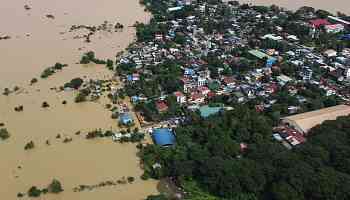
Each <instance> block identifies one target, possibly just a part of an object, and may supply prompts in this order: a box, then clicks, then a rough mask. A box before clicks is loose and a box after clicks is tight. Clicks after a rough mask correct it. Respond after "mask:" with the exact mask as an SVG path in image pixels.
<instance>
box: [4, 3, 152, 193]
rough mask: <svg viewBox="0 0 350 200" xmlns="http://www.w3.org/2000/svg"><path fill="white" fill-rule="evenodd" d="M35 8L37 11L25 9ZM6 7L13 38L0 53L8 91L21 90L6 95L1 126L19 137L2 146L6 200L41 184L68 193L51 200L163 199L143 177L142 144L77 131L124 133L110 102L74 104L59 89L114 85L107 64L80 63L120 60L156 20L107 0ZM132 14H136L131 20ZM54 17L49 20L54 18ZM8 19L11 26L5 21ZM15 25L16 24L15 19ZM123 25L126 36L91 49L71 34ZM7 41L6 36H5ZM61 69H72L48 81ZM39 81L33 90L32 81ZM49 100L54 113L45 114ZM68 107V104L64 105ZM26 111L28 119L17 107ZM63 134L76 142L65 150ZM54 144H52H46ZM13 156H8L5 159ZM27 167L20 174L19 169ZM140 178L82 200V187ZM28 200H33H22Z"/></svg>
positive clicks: (99, 41) (106, 37)
mask: <svg viewBox="0 0 350 200" xmlns="http://www.w3.org/2000/svg"><path fill="white" fill-rule="evenodd" d="M26 4H28V5H29V6H30V8H31V9H28V10H27V9H25V8H24V5H26ZM3 5H4V6H2V7H1V8H0V22H1V24H2V32H3V31H4V34H6V35H9V36H11V39H8V40H2V41H1V44H0V53H1V55H2V66H1V67H0V90H1V91H3V89H4V88H6V87H7V88H10V89H12V88H14V87H15V86H18V87H19V88H20V90H18V92H15V93H12V94H10V95H9V96H4V95H1V96H0V123H4V124H5V125H6V128H7V129H8V130H9V132H10V133H11V138H9V139H8V140H6V141H5V142H1V143H0V152H1V157H2V163H3V164H2V165H1V166H0V177H2V178H1V180H0V184H1V185H4V186H5V187H2V188H0V194H1V195H2V198H4V199H9V200H11V199H16V198H17V197H16V195H17V193H18V192H27V190H28V189H29V188H30V187H31V186H33V185H35V186H38V187H45V186H46V185H45V184H47V183H49V182H50V181H51V180H52V179H53V178H56V179H58V180H60V182H61V183H62V185H63V187H64V189H65V191H64V192H62V193H61V194H59V195H47V196H45V199H49V200H50V199H65V200H73V199H87V200H89V199H91V200H93V199H97V198H101V196H102V197H103V199H106V200H109V199H115V198H118V199H126V200H128V199H130V200H134V199H144V198H145V197H147V196H148V195H149V194H156V193H158V192H157V188H156V186H157V184H158V182H156V181H141V179H140V178H139V177H140V175H141V174H142V170H141V169H140V167H139V159H138V158H137V156H136V153H137V149H136V147H135V145H134V144H122V145H121V144H116V143H113V142H112V141H111V140H110V139H107V140H100V139H97V140H94V141H88V140H86V139H85V138H84V135H80V136H79V135H75V133H76V132H77V131H81V132H82V133H83V132H86V131H89V130H94V129H98V128H101V129H104V130H110V129H112V130H118V123H117V121H116V120H113V119H111V113H110V111H108V110H107V109H105V107H104V106H105V104H106V102H107V97H102V98H101V99H100V100H99V101H97V102H85V103H81V104H76V103H74V97H75V95H76V92H74V91H71V92H57V91H55V90H52V89H51V88H55V87H56V88H57V87H59V86H62V85H63V84H64V83H66V82H68V81H70V80H71V79H73V78H77V77H81V78H83V79H84V80H89V79H110V78H111V77H112V75H113V73H112V72H111V71H109V70H108V69H107V68H106V67H105V66H104V65H90V64H89V65H80V64H76V63H77V62H78V61H79V60H80V57H81V55H82V54H83V53H84V52H87V51H90V50H91V51H94V52H95V53H96V55H97V57H98V58H102V59H107V58H111V59H114V56H115V54H116V53H117V52H119V51H121V50H123V49H125V48H126V47H127V46H128V44H129V43H131V42H132V41H133V40H134V38H135V30H134V28H130V27H129V26H130V25H132V24H134V23H135V22H136V21H140V22H147V21H148V20H149V18H150V16H149V14H147V13H145V12H144V11H143V8H142V7H141V6H140V5H139V4H138V1H137V0H132V1H122V0H113V1H112V0H104V1H103V2H101V1H93V2H91V1H90V2H85V1H82V0H78V1H75V2H70V1H68V0H63V1H56V0H55V1H49V2H48V1H44V0H39V1H35V2H27V1H8V2H6V3H4V4H3ZM130 13H133V14H132V15H130ZM49 14H50V15H52V16H54V17H51V18H48V17H47V15H49ZM5 19H7V20H5ZM9 19H11V20H9ZM104 21H108V22H111V23H112V22H120V23H121V24H123V25H124V29H123V30H122V31H119V32H113V33H109V32H100V33H97V34H95V35H94V36H93V38H92V41H91V42H90V43H86V42H84V40H81V39H75V34H73V33H71V32H69V28H70V27H71V26H72V25H76V24H82V25H91V26H93V25H99V24H102V23H104ZM1 34H2V33H1ZM56 62H61V63H65V64H68V66H67V67H65V68H64V69H63V70H61V71H59V72H57V73H55V74H54V75H52V76H50V77H49V78H47V79H41V78H40V74H41V72H42V71H43V70H44V69H45V68H47V67H48V66H52V65H53V64H54V63H56ZM32 78H37V79H38V82H37V83H35V84H33V85H30V80H31V79H32ZM44 101H46V102H48V103H49V104H50V107H49V108H42V103H43V102H44ZM63 101H66V102H67V104H62V102H63ZM19 105H23V108H24V109H23V112H15V111H14V107H16V106H19ZM57 134H61V135H62V136H64V137H65V136H67V137H70V138H72V139H73V141H72V142H70V143H63V142H62V141H63V139H64V137H63V138H62V139H60V140H59V139H56V135H57ZM31 140H33V141H34V142H35V148H34V149H33V150H29V151H25V150H24V145H25V144H26V143H27V142H29V141H31ZM46 140H49V141H50V143H51V145H50V146H47V145H46V144H45V142H46ZM5 152H6V153H5ZM19 166H20V168H18V167H19ZM123 176H125V177H128V176H131V177H135V178H136V180H135V182H134V183H132V184H128V185H123V186H117V187H115V188H114V187H113V188H99V189H96V190H94V191H88V192H79V193H75V192H74V191H73V188H74V187H76V186H78V185H80V184H86V185H90V184H96V183H100V182H102V181H106V180H109V179H118V178H121V177H123ZM22 199H26V197H24V198H22Z"/></svg>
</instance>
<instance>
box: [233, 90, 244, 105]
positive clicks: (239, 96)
mask: <svg viewBox="0 0 350 200" xmlns="http://www.w3.org/2000/svg"><path fill="white" fill-rule="evenodd" d="M233 96H234V98H235V99H236V101H237V102H238V103H243V102H244V101H245V98H244V95H243V94H242V92H234V93H233Z"/></svg>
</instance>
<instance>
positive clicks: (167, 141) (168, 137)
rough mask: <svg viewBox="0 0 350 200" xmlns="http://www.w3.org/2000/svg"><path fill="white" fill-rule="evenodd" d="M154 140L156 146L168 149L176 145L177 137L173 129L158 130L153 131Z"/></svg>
mask: <svg viewBox="0 0 350 200" xmlns="http://www.w3.org/2000/svg"><path fill="white" fill-rule="evenodd" d="M152 139H153V141H154V143H155V144H156V145H159V146H162V147H168V146H172V145H174V144H175V135H174V132H173V131H172V130H171V129H168V128H157V129H154V130H153V131H152Z"/></svg>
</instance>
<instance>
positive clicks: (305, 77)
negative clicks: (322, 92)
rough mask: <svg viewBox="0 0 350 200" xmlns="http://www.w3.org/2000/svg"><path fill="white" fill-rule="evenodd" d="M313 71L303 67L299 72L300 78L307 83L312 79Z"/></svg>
mask: <svg viewBox="0 0 350 200" xmlns="http://www.w3.org/2000/svg"><path fill="white" fill-rule="evenodd" d="M312 74H313V71H312V69H310V68H309V67H303V68H302V70H301V71H300V76H301V77H302V78H303V80H304V81H309V80H311V78H312Z"/></svg>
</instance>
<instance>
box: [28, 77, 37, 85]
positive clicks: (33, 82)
mask: <svg viewBox="0 0 350 200" xmlns="http://www.w3.org/2000/svg"><path fill="white" fill-rule="evenodd" d="M37 82H38V79H37V78H32V80H30V84H31V85H33V84H35V83H37Z"/></svg>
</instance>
